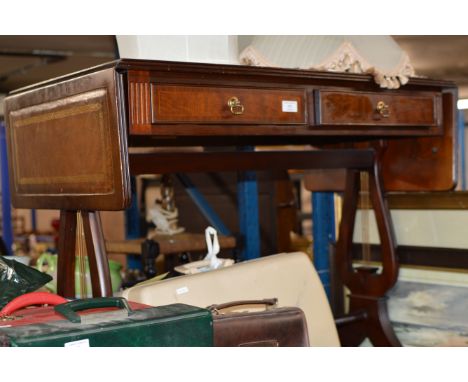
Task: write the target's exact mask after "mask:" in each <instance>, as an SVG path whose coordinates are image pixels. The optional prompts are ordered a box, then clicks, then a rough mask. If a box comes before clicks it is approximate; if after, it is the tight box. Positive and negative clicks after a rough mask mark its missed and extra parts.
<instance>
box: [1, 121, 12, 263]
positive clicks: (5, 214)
mask: <svg viewBox="0 0 468 382" xmlns="http://www.w3.org/2000/svg"><path fill="white" fill-rule="evenodd" d="M0 172H1V174H0V177H1V182H2V184H1V187H2V237H3V242H4V243H5V246H6V248H7V251H8V252H9V253H8V254H9V255H11V247H12V245H13V228H12V226H11V202H10V183H9V179H8V156H7V146H6V137H5V125H4V124H3V123H2V122H0Z"/></svg>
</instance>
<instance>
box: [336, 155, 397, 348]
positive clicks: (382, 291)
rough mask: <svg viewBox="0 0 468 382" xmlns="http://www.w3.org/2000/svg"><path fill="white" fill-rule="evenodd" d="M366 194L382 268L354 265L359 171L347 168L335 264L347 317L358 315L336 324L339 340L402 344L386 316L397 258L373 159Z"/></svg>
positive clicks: (389, 219)
mask: <svg viewBox="0 0 468 382" xmlns="http://www.w3.org/2000/svg"><path fill="white" fill-rule="evenodd" d="M368 173H369V186H370V187H369V193H370V199H371V203H372V206H373V208H374V212H375V218H376V222H377V227H378V232H379V236H380V243H381V244H380V245H381V254H382V255H381V257H382V258H381V260H382V269H381V271H380V272H378V270H377V268H373V267H353V258H352V250H351V248H352V241H353V231H354V225H355V224H354V223H355V218H356V212H357V205H358V200H359V171H357V170H352V169H348V171H347V175H346V186H345V192H344V200H343V211H342V220H341V224H340V229H339V239H338V242H337V246H336V264H337V266H338V267H339V270H338V271H339V274H340V276H341V281H342V282H343V284H344V285H346V286H347V287H348V288H349V290H350V292H351V293H350V295H349V299H350V302H349V316H355V317H359V319H356V320H352V321H350V322H349V323H347V324H346V325H343V326H342V327H339V333H340V339H341V341H342V342H343V343H346V344H347V345H350V346H357V345H359V344H360V343H361V342H362V341H363V340H364V339H365V338H366V337H367V338H369V340H370V341H371V342H372V344H373V345H374V346H401V343H400V341H399V340H398V338H397V337H396V335H395V333H394V331H393V329H392V326H391V323H390V319H389V316H388V311H387V296H386V293H387V292H388V291H389V290H390V289H391V288H392V287H393V286H394V285H395V283H396V281H397V279H398V269H399V267H398V258H397V256H396V252H395V247H396V241H395V235H394V230H393V225H392V219H391V216H390V212H389V209H388V206H387V203H386V200H385V198H384V194H383V191H382V187H381V182H380V176H379V164H378V162H377V161H376V162H375V163H374V166H373V167H372V168H371V169H369V171H368Z"/></svg>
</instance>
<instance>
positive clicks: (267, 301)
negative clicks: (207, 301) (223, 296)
mask: <svg viewBox="0 0 468 382" xmlns="http://www.w3.org/2000/svg"><path fill="white" fill-rule="evenodd" d="M277 303H278V299H277V298H276V297H275V298H266V299H263V300H239V301H230V302H225V303H224V304H213V305H210V306H209V307H207V309H208V310H211V311H212V312H215V313H217V312H219V311H220V310H222V309H226V308H232V307H233V306H242V305H266V306H273V305H276V304H277Z"/></svg>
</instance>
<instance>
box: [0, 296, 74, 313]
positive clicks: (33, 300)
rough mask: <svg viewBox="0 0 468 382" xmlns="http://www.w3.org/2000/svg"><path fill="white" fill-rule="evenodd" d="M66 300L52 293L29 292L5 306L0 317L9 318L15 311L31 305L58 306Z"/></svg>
mask: <svg viewBox="0 0 468 382" xmlns="http://www.w3.org/2000/svg"><path fill="white" fill-rule="evenodd" d="M67 301H68V300H67V299H65V298H63V297H61V296H58V295H56V294H53V293H47V292H31V293H25V294H23V295H21V296H18V297H16V298H14V299H13V300H11V301H10V302H9V303H8V304H6V305H5V306H4V307H3V309H2V310H1V311H0V316H11V315H12V314H13V313H14V312H16V311H17V310H20V309H23V308H27V307H28V306H32V305H46V304H47V305H58V304H63V303H66V302H67Z"/></svg>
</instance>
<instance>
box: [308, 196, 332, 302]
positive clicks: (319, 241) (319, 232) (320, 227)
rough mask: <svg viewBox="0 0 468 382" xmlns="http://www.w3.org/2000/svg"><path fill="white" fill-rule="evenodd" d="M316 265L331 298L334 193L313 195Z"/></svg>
mask: <svg viewBox="0 0 468 382" xmlns="http://www.w3.org/2000/svg"><path fill="white" fill-rule="evenodd" d="M312 236H313V240H314V242H313V248H314V265H315V269H316V270H317V273H318V275H319V277H320V280H321V281H322V284H323V287H324V289H325V292H326V294H327V297H328V298H330V244H331V243H333V242H335V240H336V234H335V206H334V201H333V193H332V192H313V193H312Z"/></svg>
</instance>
